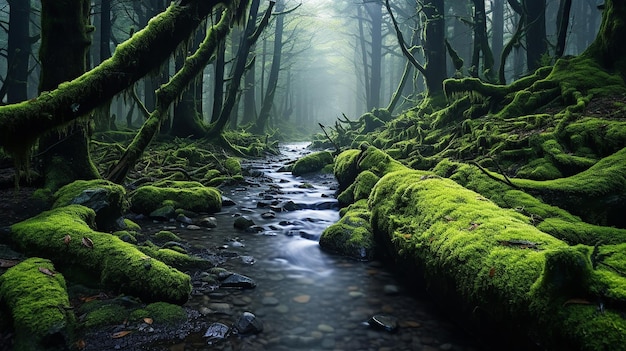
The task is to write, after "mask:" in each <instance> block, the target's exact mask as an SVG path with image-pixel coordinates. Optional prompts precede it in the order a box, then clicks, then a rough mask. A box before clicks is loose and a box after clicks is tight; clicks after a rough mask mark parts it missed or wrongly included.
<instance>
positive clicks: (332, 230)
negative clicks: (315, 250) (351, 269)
mask: <svg viewBox="0 0 626 351" xmlns="http://www.w3.org/2000/svg"><path fill="white" fill-rule="evenodd" d="M369 217H370V214H369V210H368V209H367V201H366V200H361V201H357V202H356V203H354V204H353V205H350V206H349V207H348V209H347V211H346V212H344V214H343V216H342V217H341V219H339V221H338V222H337V223H334V224H332V225H330V226H329V227H328V228H326V229H325V230H324V232H323V233H322V236H321V237H320V241H319V243H320V247H321V248H322V249H325V250H328V251H332V252H337V253H339V254H342V255H345V256H348V257H353V258H356V259H360V260H369V259H372V258H373V257H374V236H373V233H372V228H371V226H370V224H369Z"/></svg>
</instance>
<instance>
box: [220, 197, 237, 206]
mask: <svg viewBox="0 0 626 351" xmlns="http://www.w3.org/2000/svg"><path fill="white" fill-rule="evenodd" d="M236 204H237V203H236V202H235V201H233V200H232V199H231V198H229V197H227V196H223V195H222V206H234V205H236Z"/></svg>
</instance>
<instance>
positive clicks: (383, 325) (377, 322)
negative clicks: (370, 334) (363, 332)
mask: <svg viewBox="0 0 626 351" xmlns="http://www.w3.org/2000/svg"><path fill="white" fill-rule="evenodd" d="M367 323H368V324H369V325H370V326H371V327H372V328H375V329H383V330H386V331H388V332H390V333H394V332H396V331H398V319H397V318H396V317H394V316H389V315H384V314H377V315H375V316H372V318H370V319H369V320H368V321H367Z"/></svg>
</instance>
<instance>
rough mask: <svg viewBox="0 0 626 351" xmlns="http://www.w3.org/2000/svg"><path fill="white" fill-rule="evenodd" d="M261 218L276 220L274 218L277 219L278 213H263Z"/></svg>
mask: <svg viewBox="0 0 626 351" xmlns="http://www.w3.org/2000/svg"><path fill="white" fill-rule="evenodd" d="M261 218H264V219H274V218H276V213H275V212H273V211H269V212H263V213H261Z"/></svg>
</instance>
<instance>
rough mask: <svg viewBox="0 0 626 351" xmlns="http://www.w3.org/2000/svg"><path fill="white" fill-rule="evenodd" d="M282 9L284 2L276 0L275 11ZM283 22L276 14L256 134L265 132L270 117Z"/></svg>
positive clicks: (276, 79) (276, 78) (281, 44)
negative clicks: (265, 84)
mask: <svg viewBox="0 0 626 351" xmlns="http://www.w3.org/2000/svg"><path fill="white" fill-rule="evenodd" d="M284 9H285V5H284V2H283V1H282V0H278V3H277V4H276V11H278V12H282V11H283V10H284ZM284 22H285V15H278V18H276V27H275V31H274V52H273V54H272V67H271V68H270V75H269V77H268V80H267V90H266V91H265V98H264V99H263V106H261V111H260V112H259V117H258V118H257V119H256V122H255V124H254V128H253V132H256V133H257V134H263V132H265V126H266V124H267V121H268V119H269V117H270V110H271V108H272V106H273V105H274V94H275V93H276V87H277V86H278V74H279V72H280V60H281V56H282V49H283V25H284Z"/></svg>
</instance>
